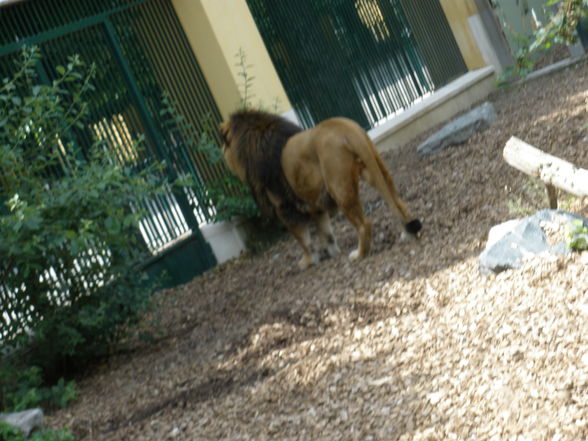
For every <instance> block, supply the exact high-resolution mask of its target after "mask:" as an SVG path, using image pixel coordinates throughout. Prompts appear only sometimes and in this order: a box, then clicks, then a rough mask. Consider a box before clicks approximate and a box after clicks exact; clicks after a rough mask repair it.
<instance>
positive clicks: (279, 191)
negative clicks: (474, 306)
mask: <svg viewBox="0 0 588 441" xmlns="http://www.w3.org/2000/svg"><path fill="white" fill-rule="evenodd" d="M220 133H221V137H222V139H223V146H222V151H223V156H224V158H225V160H226V163H227V166H228V168H229V169H230V170H231V171H232V172H233V173H235V174H236V175H237V176H238V177H239V179H240V180H241V181H242V182H243V183H244V184H246V185H247V186H249V188H250V189H251V193H252V195H253V197H254V199H255V201H256V203H257V205H258V206H259V208H260V210H261V211H262V212H263V213H264V214H266V215H268V216H272V217H277V218H278V219H279V220H280V221H281V222H282V223H283V224H284V225H285V226H286V227H287V229H288V230H289V231H290V232H291V233H292V234H293V235H294V237H295V238H296V239H297V241H298V243H299V244H300V246H301V247H302V249H303V251H304V254H303V257H302V259H301V260H300V262H299V266H300V268H302V269H304V268H307V267H308V266H310V265H312V264H315V263H317V262H318V261H319V260H320V259H319V256H320V252H316V251H314V250H313V249H312V247H311V235H310V228H309V226H310V223H311V222H315V223H316V226H317V232H318V235H319V236H320V238H321V239H322V241H323V243H324V244H325V245H326V246H325V247H323V251H324V250H326V253H327V254H328V255H329V256H331V257H334V256H336V255H337V254H339V253H340V249H339V246H338V245H337V241H336V239H335V236H334V235H333V228H332V225H331V216H332V215H333V214H334V213H335V212H336V211H337V210H338V209H339V210H341V211H342V212H343V214H344V215H345V216H346V217H347V219H348V220H349V221H350V222H351V223H352V224H353V226H354V227H355V229H356V231H357V236H358V245H357V248H356V249H355V250H353V251H352V252H351V253H350V254H349V258H350V259H351V260H356V259H358V258H361V257H364V256H365V255H366V254H367V253H368V252H369V249H370V245H371V236H372V224H371V222H370V221H369V220H368V219H367V218H366V217H365V215H364V212H363V208H362V205H361V202H360V199H359V181H360V178H363V179H364V180H365V181H366V182H367V183H368V184H370V185H371V186H373V187H374V188H376V189H377V190H378V192H379V193H380V195H381V197H382V198H383V199H384V200H385V201H386V202H387V203H388V205H389V207H390V208H391V210H392V211H393V212H394V213H396V214H397V215H399V216H400V218H401V220H402V221H403V222H404V227H405V229H406V231H407V232H408V233H410V234H412V235H413V236H417V237H418V235H419V232H420V230H421V228H422V224H421V221H420V220H419V219H417V218H412V217H411V216H410V214H409V212H408V209H407V208H406V205H405V204H404V202H402V200H401V199H400V197H399V196H398V192H397V190H396V186H395V185H394V181H393V180H392V176H391V175H390V173H388V171H387V170H386V167H385V166H384V162H383V161H382V158H381V157H380V155H379V154H378V152H377V150H376V147H375V146H374V144H373V142H372V141H371V140H370V138H369V136H368V134H367V133H366V131H365V130H364V129H362V128H361V126H359V125H358V124H357V123H356V122H354V121H352V120H350V119H348V118H343V117H335V118H330V119H327V120H325V121H322V122H321V123H319V124H317V125H316V126H315V127H313V128H310V129H308V130H303V129H302V128H300V127H299V126H298V125H296V124H294V123H292V122H290V121H288V120H287V119H285V118H283V117H281V116H278V115H274V114H270V113H267V112H263V111H259V110H239V111H237V112H235V113H233V114H232V115H231V116H230V117H229V120H228V121H226V122H223V123H221V125H220Z"/></svg>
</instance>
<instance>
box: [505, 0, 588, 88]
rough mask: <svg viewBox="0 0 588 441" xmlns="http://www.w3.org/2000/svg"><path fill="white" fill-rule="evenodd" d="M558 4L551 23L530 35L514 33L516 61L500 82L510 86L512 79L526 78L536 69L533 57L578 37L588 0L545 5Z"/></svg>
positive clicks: (558, 0) (554, 0)
mask: <svg viewBox="0 0 588 441" xmlns="http://www.w3.org/2000/svg"><path fill="white" fill-rule="evenodd" d="M556 5H558V6H557V11H556V12H555V13H552V14H551V15H550V18H549V22H548V23H547V24H545V25H544V26H541V27H539V28H538V29H537V30H536V31H535V32H534V33H533V34H532V35H531V37H529V38H528V37H525V36H521V35H514V37H515V38H516V39H517V40H518V42H519V44H520V47H521V48H520V49H519V50H518V52H517V53H516V54H515V63H514V64H513V65H512V66H509V67H507V68H506V69H505V70H504V72H503V73H502V74H501V75H499V77H498V83H499V85H501V86H507V85H508V84H509V83H510V82H512V81H513V80H517V79H522V78H525V77H526V76H527V75H529V73H531V72H532V71H533V67H534V64H535V63H534V61H533V57H534V56H536V55H537V54H538V53H540V52H543V51H547V50H549V49H551V48H552V47H553V46H554V45H558V44H561V45H568V44H573V43H575V42H576V41H577V39H578V34H577V32H576V28H577V26H578V23H579V22H580V20H581V19H582V18H583V17H588V0H548V1H547V2H546V3H545V7H546V8H552V7H554V6H556Z"/></svg>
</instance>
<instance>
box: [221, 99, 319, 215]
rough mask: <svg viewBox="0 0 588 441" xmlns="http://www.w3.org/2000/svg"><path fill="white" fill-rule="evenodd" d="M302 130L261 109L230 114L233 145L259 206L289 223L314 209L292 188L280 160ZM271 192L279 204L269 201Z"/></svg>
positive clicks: (264, 211)
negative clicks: (288, 143) (275, 204)
mask: <svg viewBox="0 0 588 441" xmlns="http://www.w3.org/2000/svg"><path fill="white" fill-rule="evenodd" d="M302 130H303V129H302V128H301V127H299V126H298V125H296V124H294V123H292V122H290V121H288V120H287V119H285V118H283V117H281V116H278V115H273V114H270V113H267V112H262V111H259V110H240V111H237V112H235V113H233V114H232V115H231V117H230V131H231V139H232V140H233V147H232V148H235V149H236V154H237V158H238V161H239V163H240V164H241V165H242V166H243V167H244V169H245V177H246V180H247V182H246V184H247V185H248V186H249V187H250V188H251V191H252V193H253V197H254V198H255V201H256V202H257V205H258V206H259V208H260V209H261V210H262V212H263V213H264V214H266V215H268V216H274V215H278V217H280V218H282V219H288V220H289V221H290V222H296V221H300V222H305V221H307V220H308V213H309V210H310V208H311V207H310V205H309V204H307V203H306V202H304V201H302V200H300V199H299V198H298V197H297V196H296V195H295V194H294V192H293V191H292V189H291V187H290V185H289V184H288V182H287V180H286V177H285V176H284V171H283V169H282V162H281V158H282V151H283V150H284V147H285V145H286V142H287V141H288V139H290V137H292V136H293V135H295V134H297V133H299V132H301V131H302ZM268 191H270V192H271V193H272V195H273V196H274V197H276V198H277V199H279V201H280V202H279V204H278V206H277V207H276V206H274V204H272V203H271V202H270V200H269V198H268V195H267V192H268Z"/></svg>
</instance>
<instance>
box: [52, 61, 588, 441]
mask: <svg viewBox="0 0 588 441" xmlns="http://www.w3.org/2000/svg"><path fill="white" fill-rule="evenodd" d="M491 100H492V101H493V103H494V105H495V107H496V110H497V112H498V120H497V122H496V123H495V124H494V125H493V126H492V127H491V128H490V129H488V130H487V131H485V132H483V133H479V134H477V135H475V136H474V137H472V138H471V139H470V140H469V141H468V142H467V143H465V144H464V145H461V146H458V147H454V148H450V149H448V150H446V151H443V152H441V153H439V154H437V155H435V156H432V157H427V158H421V157H419V156H418V155H417V154H416V152H415V147H416V145H417V142H418V141H419V140H415V141H414V142H413V143H411V144H409V145H406V146H403V147H402V148H400V149H399V150H398V151H395V152H389V153H386V154H385V155H384V159H385V161H386V163H387V165H388V167H389V169H390V170H391V171H392V173H393V175H394V177H395V179H396V182H397V184H398V187H399V190H400V194H401V195H402V196H403V198H404V199H405V200H406V202H407V204H408V205H409V207H410V208H411V210H412V211H413V213H415V214H416V215H418V217H420V218H421V219H422V220H423V223H424V225H425V229H424V232H423V233H424V234H423V237H422V239H421V240H420V241H419V242H414V241H403V240H400V239H399V231H400V227H399V226H398V225H397V222H396V221H395V219H394V218H393V216H392V215H391V214H390V213H389V211H388V210H387V208H386V207H385V205H384V203H383V202H382V201H381V200H380V199H379V198H378V196H377V194H376V193H375V191H373V190H371V189H369V188H367V187H363V188H362V194H363V196H364V201H365V203H366V204H365V205H366V211H368V212H369V217H370V218H371V219H372V220H373V222H374V246H373V249H372V252H371V253H370V255H369V256H368V257H367V258H365V259H363V260H361V261H359V262H357V263H350V262H349V260H348V259H347V257H346V254H347V253H348V252H349V251H351V249H352V248H354V247H355V235H354V232H353V230H352V228H351V227H350V225H349V224H348V223H347V222H346V221H345V220H344V219H343V218H341V217H340V216H339V217H337V219H336V222H335V231H336V235H337V236H338V238H339V242H340V246H341V248H342V249H343V251H344V253H343V255H341V256H340V257H337V258H335V259H331V260H327V261H323V262H321V263H320V264H319V265H317V266H314V267H311V268H310V269H308V270H306V271H304V272H301V271H299V270H298V269H297V267H296V262H297V261H298V259H299V257H300V251H299V249H298V248H297V245H296V244H295V242H294V240H293V239H291V238H290V237H288V236H286V237H285V238H284V239H283V240H281V241H280V242H278V243H277V244H275V245H274V246H272V247H271V248H270V249H268V250H266V251H265V252H263V253H261V254H259V255H256V256H252V257H244V258H242V259H239V260H236V261H233V262H231V263H229V264H227V265H224V266H221V267H219V268H217V269H215V270H213V271H211V272H209V273H207V274H205V275H204V276H202V277H199V278H197V279H195V280H193V281H192V282H190V283H188V284H187V285H185V286H182V287H180V288H178V289H176V290H172V291H167V292H163V293H161V294H160V295H159V296H158V299H159V310H158V311H156V313H154V315H153V316H152V317H150V318H148V319H146V327H148V328H149V329H151V330H152V331H153V332H154V335H155V338H156V340H155V341H154V342H151V343H149V342H141V341H138V342H136V343H135V344H134V349H133V350H132V351H130V352H127V353H124V354H121V355H119V356H117V357H113V358H112V359H111V360H110V361H108V362H107V363H105V364H104V365H102V366H97V367H96V369H95V370H94V371H92V372H89V373H88V375H87V376H86V377H85V378H81V379H80V380H79V389H80V399H79V400H78V402H77V403H75V404H74V405H73V406H71V407H69V408H67V409H65V410H62V411H59V412H58V413H56V414H54V415H50V416H49V418H48V420H49V423H50V425H52V426H55V427H62V426H69V427H71V428H72V429H73V431H74V433H75V434H76V435H77V437H78V438H77V439H83V440H153V441H155V440H158V441H159V440H164V439H177V440H295V439H296V440H362V441H366V440H370V439H372V440H469V439H475V440H506V439H513V440H514V439H518V440H554V441H555V440H580V439H587V438H588V253H585V254H584V255H582V254H572V255H569V256H565V257H559V258H549V259H543V260H533V261H530V262H528V263H527V264H526V266H525V267H524V268H523V269H522V270H518V271H507V272H504V273H501V274H500V275H497V276H487V277H484V276H482V275H480V274H479V271H478V263H477V258H478V255H479V254H480V252H481V251H482V249H483V247H484V245H485V241H486V238H487V234H488V231H489V229H490V228H491V227H492V226H493V225H495V224H497V223H500V222H503V221H506V220H508V219H511V218H513V217H515V214H513V213H514V212H516V211H517V210H518V211H523V210H524V209H525V208H527V205H532V204H537V202H539V203H540V204H546V201H545V199H544V198H543V195H542V194H541V193H538V192H537V191H536V190H534V189H533V185H532V184H531V183H530V181H529V178H527V177H526V176H524V175H523V174H522V173H521V172H519V171H517V170H515V169H512V168H511V167H509V166H508V165H507V164H506V163H505V162H504V160H503V159H502V149H503V147H504V145H505V143H506V141H507V140H508V139H509V137H510V136H513V135H514V136H517V137H519V138H521V139H523V140H524V141H526V142H528V143H530V144H532V145H535V146H536V147H538V148H541V149H543V150H545V151H547V152H549V153H551V154H554V155H556V156H559V157H561V158H563V159H566V160H568V161H571V162H574V163H575V164H576V165H577V166H579V167H584V168H588V129H586V128H583V126H584V125H586V124H587V123H588V63H587V62H586V61H583V62H582V63H580V64H578V65H577V66H574V67H572V68H569V69H567V70H565V71H562V72H559V73H556V74H553V75H550V76H548V77H543V78H540V79H538V80H535V81H532V82H529V83H527V84H524V85H521V86H516V87H513V88H511V89H509V90H506V91H498V92H497V93H496V94H495V95H494V96H492V97H491ZM427 135H429V133H427V134H423V136H422V137H421V138H420V140H422V139H424V138H425V137H426V136H427ZM587 202H588V201H586V200H581V199H574V200H566V201H565V202H564V203H565V206H566V208H567V209H569V210H570V211H573V212H576V213H579V214H582V215H584V216H587V215H588V204H587Z"/></svg>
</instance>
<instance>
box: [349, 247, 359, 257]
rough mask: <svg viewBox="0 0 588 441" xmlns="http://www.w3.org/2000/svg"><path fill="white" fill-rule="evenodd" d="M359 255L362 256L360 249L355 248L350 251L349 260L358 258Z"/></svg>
mask: <svg viewBox="0 0 588 441" xmlns="http://www.w3.org/2000/svg"><path fill="white" fill-rule="evenodd" d="M359 257H361V256H360V255H359V249H357V250H353V251H352V252H351V253H349V260H357V259H359Z"/></svg>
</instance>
